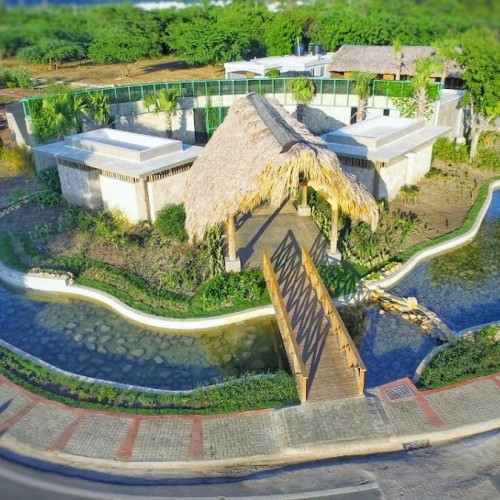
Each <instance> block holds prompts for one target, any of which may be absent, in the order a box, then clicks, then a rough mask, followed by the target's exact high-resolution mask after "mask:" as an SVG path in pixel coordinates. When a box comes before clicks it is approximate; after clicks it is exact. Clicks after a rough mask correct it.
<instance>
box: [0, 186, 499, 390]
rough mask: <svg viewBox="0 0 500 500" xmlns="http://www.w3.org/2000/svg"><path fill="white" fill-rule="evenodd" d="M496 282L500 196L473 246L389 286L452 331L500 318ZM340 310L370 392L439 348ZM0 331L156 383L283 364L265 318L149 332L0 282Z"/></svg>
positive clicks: (104, 371)
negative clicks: (189, 330) (196, 330)
mask: <svg viewBox="0 0 500 500" xmlns="http://www.w3.org/2000/svg"><path fill="white" fill-rule="evenodd" d="M499 278H500V192H499V193H496V194H495V195H494V197H493V202H492V204H491V206H490V209H489V211H488V213H487V216H486V218H485V220H484V222H483V224H482V226H481V229H480V231H479V233H478V235H477V237H476V239H475V240H474V241H473V242H472V243H470V244H469V245H467V246H464V247H462V248H460V249H457V250H455V251H452V252H449V253H447V254H445V255H443V256H441V257H437V258H434V259H432V260H430V261H428V262H424V263H422V264H420V265H419V266H417V268H416V269H415V270H414V271H413V272H412V273H411V274H410V275H409V276H408V277H406V278H404V279H403V280H402V281H401V282H400V283H399V284H397V285H396V286H395V287H393V289H392V290H391V292H392V293H394V294H397V295H400V296H415V297H417V298H418V300H419V301H420V302H421V303H423V304H424V305H425V306H427V307H428V308H429V309H431V310H433V311H435V312H436V313H437V314H438V315H439V317H440V318H441V319H442V320H443V321H444V322H446V323H447V324H448V325H449V327H450V328H452V329H454V330H456V331H458V330H461V329H464V328H468V327H472V326H475V325H479V324H482V323H487V322H491V321H497V320H499V315H500V286H499V285H500V279H499ZM341 314H342V316H343V317H344V319H345V321H346V323H347V326H348V329H349V331H350V333H351V335H352V337H353V339H354V341H355V343H356V344H357V345H358V348H359V350H360V354H361V357H362V359H363V360H364V362H365V365H366V367H367V380H366V386H367V387H368V388H370V387H375V386H377V385H380V384H384V383H387V382H390V381H392V380H396V379H399V378H401V377H405V376H411V375H412V374H413V373H414V371H415V369H416V368H417V366H418V364H419V363H420V361H421V360H422V359H423V358H424V357H425V355H426V354H427V353H428V352H429V351H430V350H431V349H432V348H433V347H435V346H436V345H437V342H436V341H435V340H434V339H432V338H431V336H430V335H429V334H428V333H424V332H423V331H422V330H421V329H420V327H419V326H418V325H415V324H412V323H410V322H408V321H406V320H404V319H403V318H402V317H401V316H399V315H396V314H389V313H386V314H381V313H380V309H379V308H378V307H376V306H373V305H366V304H358V305H356V306H349V307H346V308H343V309H342V310H341ZM0 332H1V337H2V338H3V339H4V340H6V341H7V342H9V343H10V344H12V345H14V346H16V347H18V348H20V349H22V350H24V351H26V352H28V353H30V354H33V355H34V356H37V357H40V358H42V359H44V360H45V361H47V362H48V363H50V364H52V365H54V366H57V367H59V368H61V369H63V370H67V371H69V372H73V373H78V374H82V375H87V376H90V377H95V378H102V379H107V380H111V381H115V382H121V383H126V384H134V385H140V386H147V387H152V388H159V389H169V390H187V389H192V388H194V387H196V386H198V385H206V384H210V383H214V382H217V381H220V380H222V379H223V378H225V377H228V376H239V375H241V374H243V373H247V372H257V373H263V372H273V371H276V370H278V369H285V370H288V369H289V368H288V362H287V360H286V355H285V353H284V349H283V344H282V342H281V338H280V334H279V331H278V329H277V326H276V323H275V321H274V320H272V319H266V320H255V321H250V322H245V323H242V324H237V325H232V326H228V327H225V328H221V329H213V330H208V331H206V332H202V333H198V334H189V333H188V334H186V333H184V332H182V333H181V332H179V333H175V332H174V333H171V332H169V333H165V332H157V331H156V332H155V331H153V330H147V329H144V328H140V327H138V326H135V325H133V324H131V323H128V322H127V321H125V320H124V319H122V318H121V317H119V316H117V315H115V314H113V313H111V312H109V311H107V310H106V309H103V308H101V307H99V306H96V305H93V304H89V303H87V302H83V301H78V300H73V299H67V298H66V299H65V298H63V297H54V296H53V295H41V294H34V293H32V292H30V293H20V292H13V291H10V290H7V289H6V288H4V287H2V286H1V285H0Z"/></svg>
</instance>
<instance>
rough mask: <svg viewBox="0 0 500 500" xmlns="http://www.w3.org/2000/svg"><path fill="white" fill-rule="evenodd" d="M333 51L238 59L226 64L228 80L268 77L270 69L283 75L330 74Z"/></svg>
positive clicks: (317, 75)
mask: <svg viewBox="0 0 500 500" xmlns="http://www.w3.org/2000/svg"><path fill="white" fill-rule="evenodd" d="M332 55H333V52H329V53H326V54H316V55H314V54H306V55H303V56H273V57H261V58H260V59H252V60H251V61H236V62H228V63H225V64H224V71H225V74H226V80H234V79H237V78H249V77H256V78H261V77H266V76H268V73H269V70H271V69H276V70H278V71H279V74H280V76H281V77H289V76H290V77H295V76H313V77H314V76H315V77H323V76H329V74H328V72H327V71H326V68H327V66H329V65H330V64H331V62H332Z"/></svg>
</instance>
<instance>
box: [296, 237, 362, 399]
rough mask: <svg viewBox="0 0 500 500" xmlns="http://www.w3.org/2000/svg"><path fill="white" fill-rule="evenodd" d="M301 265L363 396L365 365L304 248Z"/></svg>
mask: <svg viewBox="0 0 500 500" xmlns="http://www.w3.org/2000/svg"><path fill="white" fill-rule="evenodd" d="M302 265H303V267H304V270H305V272H306V274H307V276H308V278H309V280H310V281H311V285H312V287H313V289H314V291H315V292H316V295H317V297H318V300H319V302H320V304H321V307H322V308H323V311H324V313H325V315H326V316H327V317H328V319H329V320H330V323H331V325H332V329H331V333H332V334H333V335H336V336H337V338H338V341H339V347H340V349H341V351H342V352H343V353H344V354H345V356H346V361H347V364H348V366H349V368H350V369H351V370H352V372H353V374H354V378H355V379H356V383H357V385H358V392H359V394H363V391H364V388H365V374H366V367H365V364H364V363H363V360H362V359H361V356H360V355H359V352H358V349H357V348H356V346H355V345H354V341H353V340H352V338H351V336H350V335H349V332H348V331H347V328H346V326H345V324H344V321H343V320H342V318H341V317H340V314H339V312H338V310H337V308H336V307H335V304H334V303H333V301H332V299H331V297H330V294H329V293H328V290H327V289H326V287H325V284H324V283H323V280H322V279H321V277H320V275H319V273H318V269H317V268H316V266H315V265H314V262H313V260H312V258H311V256H310V254H309V252H308V251H307V250H306V249H305V248H304V247H302Z"/></svg>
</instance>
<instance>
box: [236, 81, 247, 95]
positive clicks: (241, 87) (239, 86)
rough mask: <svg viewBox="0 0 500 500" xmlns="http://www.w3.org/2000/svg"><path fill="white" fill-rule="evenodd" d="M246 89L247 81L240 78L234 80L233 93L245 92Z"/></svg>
mask: <svg viewBox="0 0 500 500" xmlns="http://www.w3.org/2000/svg"><path fill="white" fill-rule="evenodd" d="M247 89H248V81H247V80H244V79H241V80H235V81H234V93H235V94H246V93H247Z"/></svg>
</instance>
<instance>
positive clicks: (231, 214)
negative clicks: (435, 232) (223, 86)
mask: <svg viewBox="0 0 500 500" xmlns="http://www.w3.org/2000/svg"><path fill="white" fill-rule="evenodd" d="M308 185H309V186H311V187H312V188H314V189H315V190H317V191H318V192H320V193H321V194H322V195H323V196H324V197H325V198H326V199H327V200H328V202H329V203H330V204H331V206H332V209H333V216H332V239H331V242H330V252H329V253H331V254H337V232H338V230H337V221H338V209H339V208H340V209H341V210H342V212H344V213H346V214H349V215H351V216H352V217H354V218H356V219H362V220H364V221H366V222H368V223H369V224H371V226H372V227H373V228H374V227H375V226H376V224H377V217H378V212H377V207H376V204H375V200H374V199H373V198H372V196H371V195H370V194H369V193H368V192H367V191H366V190H365V189H364V188H363V187H362V186H361V185H359V184H357V183H356V181H355V180H354V177H352V176H350V175H349V174H345V173H344V172H343V171H342V170H341V168H340V166H339V162H338V160H337V157H336V156H335V153H333V152H331V151H330V150H329V149H328V148H327V146H326V144H325V143H324V142H323V140H322V139H320V138H319V137H315V136H314V135H313V134H311V133H310V132H309V131H308V130H307V128H306V127H305V126H304V125H302V124H301V123H300V122H299V121H297V120H296V119H295V118H293V117H292V116H291V115H290V114H289V113H287V112H286V111H285V110H284V109H283V107H282V106H281V105H280V104H279V103H278V101H276V100H275V99H270V98H269V99H268V98H266V97H263V96H261V95H259V94H255V93H253V94H249V95H247V96H245V97H243V98H241V99H239V100H238V101H236V102H235V103H234V104H233V106H232V107H231V109H230V110H229V112H228V114H227V116H226V118H225V119H224V122H223V123H222V124H221V125H220V127H219V128H218V129H217V130H216V132H215V133H214V135H213V137H212V138H211V139H210V141H209V143H208V144H207V146H206V147H205V148H204V150H203V151H202V152H201V153H200V155H199V156H198V158H197V159H196V161H195V162H194V164H193V166H192V168H191V170H190V172H189V176H188V178H187V181H186V191H185V195H184V202H185V208H186V229H187V232H188V234H189V237H190V240H191V241H193V240H195V239H201V238H203V236H204V234H205V232H206V231H207V230H208V229H210V228H211V227H213V226H215V225H218V224H221V223H224V224H226V227H227V233H228V254H229V255H228V258H227V259H226V269H228V270H239V269H240V268H241V263H240V261H239V259H237V256H236V238H235V235H236V216H237V215H238V214H244V213H248V212H250V211H252V210H253V209H254V208H256V207H258V206H259V205H260V204H261V203H262V202H263V201H269V202H270V203H271V205H272V206H275V207H278V206H279V205H280V204H281V203H282V202H283V201H284V200H285V199H286V198H288V197H289V196H290V195H291V194H292V193H293V192H296V190H297V189H298V188H299V186H303V193H304V194H305V193H307V186H308ZM304 198H305V197H304ZM304 202H305V205H307V200H305V199H304Z"/></svg>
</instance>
